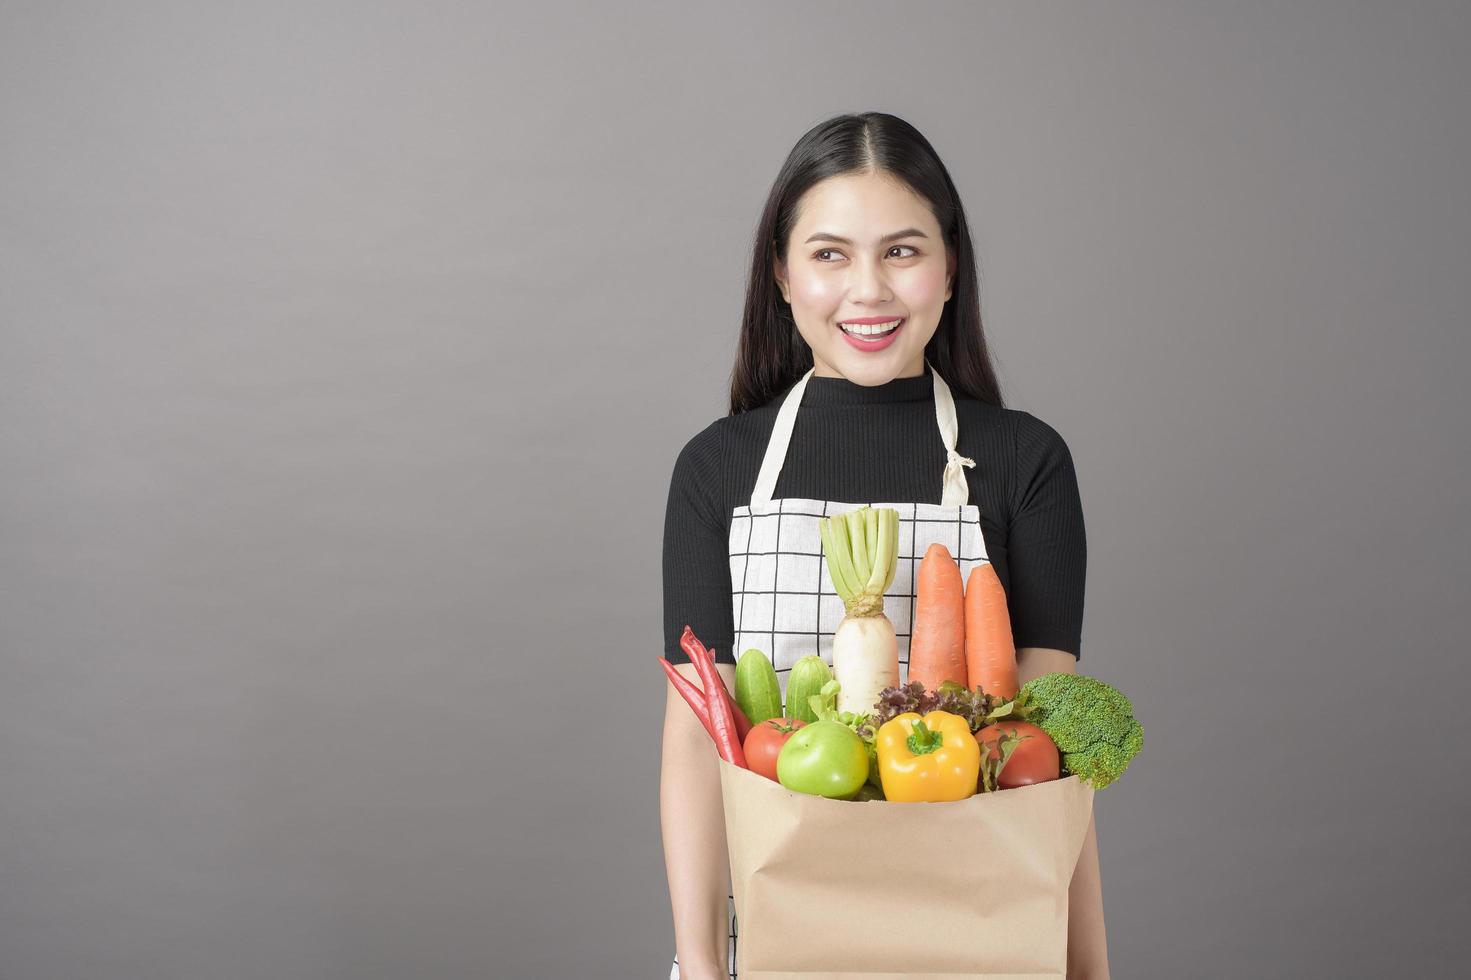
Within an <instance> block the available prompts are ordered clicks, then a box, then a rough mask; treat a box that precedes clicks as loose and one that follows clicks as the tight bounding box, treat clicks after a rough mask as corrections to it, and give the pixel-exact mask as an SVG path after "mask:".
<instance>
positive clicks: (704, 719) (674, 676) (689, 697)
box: [659, 657, 717, 741]
mask: <svg viewBox="0 0 1471 980" xmlns="http://www.w3.org/2000/svg"><path fill="white" fill-rule="evenodd" d="M659 666H661V667H663V668H664V673H665V674H667V675H668V676H669V683H671V684H673V685H674V689H675V690H676V691H678V692H679V693H680V695H682V696H683V697H684V699H685V701H686V702H688V704H689V706H690V710H691V711H693V712H694V713H695V717H696V718H698V719H700V724H702V725H704V726H705V731H706V733H708V734H709V736H710V740H711V741H717V740H716V738H715V729H714V728H713V727H711V724H710V708H709V706H708V705H706V704H705V694H704V692H703V691H701V690H700V689H699V688H698V687H696V686H695V685H694V684H693V683H691V682H690V679H689V678H688V677H686V676H684V675H683V674H681V673H680V672H679V671H677V670H675V669H674V665H673V664H671V663H670V662H669V661H667V660H665V659H664V658H663V657H660V658H659Z"/></svg>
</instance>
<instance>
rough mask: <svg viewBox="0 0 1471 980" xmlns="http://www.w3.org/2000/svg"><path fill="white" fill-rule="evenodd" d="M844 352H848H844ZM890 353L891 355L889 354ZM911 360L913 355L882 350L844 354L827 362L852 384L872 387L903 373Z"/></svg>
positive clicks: (885, 382)
mask: <svg viewBox="0 0 1471 980" xmlns="http://www.w3.org/2000/svg"><path fill="white" fill-rule="evenodd" d="M844 353H845V354H847V353H849V352H846V351H845V352H844ZM891 355H892V356H891ZM911 360H913V355H910V354H902V353H895V352H893V351H887V350H886V351H883V352H881V353H880V354H858V355H857V356H856V357H852V356H845V357H840V358H838V359H837V361H836V362H833V361H829V362H828V363H829V364H833V366H834V367H835V368H836V369H837V371H838V373H839V374H841V375H842V376H843V377H845V378H847V379H848V380H849V381H851V382H853V383H854V384H860V385H863V386H864V387H866V388H872V387H875V386H877V385H882V384H888V383H889V382H890V381H893V380H894V379H895V378H897V377H899V376H900V375H901V374H903V373H904V366H905V365H906V364H908V363H909V362H910V361H911Z"/></svg>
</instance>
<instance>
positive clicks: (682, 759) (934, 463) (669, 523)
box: [660, 113, 1108, 980]
mask: <svg viewBox="0 0 1471 980" xmlns="http://www.w3.org/2000/svg"><path fill="white" fill-rule="evenodd" d="M904 501H908V502H912V506H911V507H910V508H909V509H908V510H903V509H901V519H907V520H909V521H911V522H913V524H912V529H911V532H910V533H911V535H912V536H911V538H910V540H911V542H912V545H911V550H910V551H909V552H908V554H914V555H922V554H923V552H924V549H925V546H926V541H925V538H924V537H923V535H927V534H930V533H931V531H930V529H934V531H933V533H934V534H935V535H948V537H940V536H937V537H934V538H933V539H934V540H942V541H947V542H948V543H949V547H950V548H951V549H952V552H953V553H954V554H955V555H956V557H957V560H958V561H960V563H961V567H962V571H964V572H968V571H969V566H971V565H973V564H975V563H976V562H979V561H987V560H988V561H990V562H991V563H992V564H993V565H994V567H995V569H996V571H997V573H998V575H999V577H1000V579H1001V582H1002V584H1003V585H1004V586H1005V587H1006V593H1007V606H1008V608H1009V611H1010V614H1011V624H1012V631H1013V634H1014V639H1015V642H1016V645H1017V647H1018V652H1017V657H1018V672H1019V676H1020V679H1021V681H1022V682H1025V681H1026V680H1028V679H1030V678H1031V677H1035V676H1038V675H1040V674H1044V673H1049V672H1053V671H1073V670H1075V669H1076V662H1077V659H1078V656H1079V647H1080V642H1079V641H1080V635H1081V627H1082V616H1083V582H1084V571H1085V566H1086V562H1087V549H1086V544H1085V540H1084V529H1083V514H1082V507H1081V504H1080V501H1079V496H1078V488H1077V480H1076V476H1075V474H1074V470H1073V465H1072V458H1071V455H1070V454H1069V452H1068V448H1067V445H1066V444H1065V443H1064V441H1063V439H1062V438H1061V436H1059V435H1058V433H1057V432H1056V431H1055V430H1053V429H1052V428H1051V427H1050V426H1048V425H1047V424H1046V423H1044V422H1042V421H1040V420H1039V419H1037V418H1035V417H1034V416H1032V415H1030V414H1028V413H1026V412H1022V411H1017V410H1013V409H1007V408H1005V407H1003V405H1002V400H1001V395H1000V392H999V389H998V386H997V382H996V377H995V371H994V368H993V367H992V364H991V358H990V354H989V352H988V350H987V347H986V341H985V336H984V334H983V332H982V329H981V318H980V300H979V294H978V283H977V276H976V269H975V257H974V254H973V252H972V247H971V240H970V234H969V231H968V228H967V224H966V219H965V213H964V210H963V209H962V207H961V204H960V200H959V197H958V195H957V194H956V191H955V186H954V184H953V183H952V182H951V180H950V177H949V174H948V173H947V171H946V169H945V167H944V165H943V164H942V163H941V162H940V160H939V158H938V157H937V156H936V154H935V152H934V150H933V148H931V146H930V144H929V143H928V142H927V141H926V140H925V138H924V137H923V136H921V135H920V134H919V133H918V132H917V131H916V130H915V129H914V128H913V127H911V126H910V125H909V124H907V123H905V122H904V121H903V120H901V119H898V118H896V117H894V116H891V115H887V114H884V113H864V114H862V115H856V116H852V115H848V116H839V117H837V118H834V119H831V120H828V121H827V122H825V123H822V124H821V125H819V126H817V127H815V128H814V129H812V130H811V131H810V132H808V133H807V134H806V135H805V136H803V137H802V139H801V140H800V141H799V142H798V143H797V145H796V147H794V148H793V150H792V152H791V154H790V155H789V156H788V158H787V161H786V163H785V164H784V165H783V167H782V169H781V172H780V173H779V174H778V176H777V179H776V182H775V184H774V185H773V187H772V189H771V193H770V195H769V197H768V199H767V202H766V208H765V210H764V212H763V213H762V216H761V223H760V228H759V230H758V234H757V237H756V246H755V252H754V256H753V261H752V265H751V276H750V284H749V289H748V292H747V296H746V308H745V315H744V318H743V321H742V325H741V335H740V340H739V346H738V350H737V354H736V364H735V370H734V373H733V377H732V383H731V404H730V415H729V416H727V417H725V418H721V419H718V420H716V421H715V422H713V423H712V424H710V425H709V426H707V427H706V428H705V429H704V430H703V431H701V432H700V433H699V434H697V435H696V436H694V438H692V439H691V440H690V441H689V442H688V444H686V445H685V447H684V449H683V450H682V451H681V452H680V454H679V457H678V460H677V461H676V463H675V466H674V472H673V476H672V478H671V481H670V487H669V499H668V509H667V513H666V518H665V527H664V637H665V643H664V656H665V657H667V658H668V659H669V661H670V662H671V663H673V664H675V665H676V668H677V669H678V670H680V671H681V672H683V673H685V674H687V675H689V676H691V677H692V678H693V677H694V676H695V675H694V670H693V667H692V665H691V664H690V663H689V658H688V657H687V656H686V655H685V654H684V653H683V651H682V650H681V649H680V646H679V637H680V634H681V632H682V631H683V629H684V626H685V625H686V624H689V625H691V626H692V627H693V628H694V630H695V633H696V634H697V635H698V636H699V637H700V638H701V639H702V640H703V641H704V642H705V643H706V645H707V646H709V647H710V648H711V649H713V650H715V651H716V660H717V661H718V669H719V670H720V671H721V672H722V674H723V675H724V676H725V678H726V683H727V684H728V685H731V686H732V687H733V684H734V663H735V654H736V653H737V652H739V651H742V650H745V649H746V648H748V647H756V648H757V649H760V650H761V651H762V652H763V653H766V654H767V655H768V656H770V657H771V658H772V660H773V662H774V664H775V666H776V668H777V670H778V679H779V680H780V682H781V684H782V687H783V693H784V694H785V684H786V676H787V671H788V670H789V669H790V667H791V665H792V663H793V662H794V661H795V659H796V658H797V657H799V656H802V655H804V654H809V653H814V652H815V653H819V654H820V655H821V656H822V657H823V659H824V660H826V661H828V663H829V664H831V663H832V630H833V629H835V628H836V626H837V624H838V621H839V620H840V619H841V618H842V610H841V605H839V604H837V601H836V598H835V597H834V596H832V594H831V584H830V583H829V582H827V581H826V578H825V576H824V575H822V573H821V565H820V563H821V558H820V556H814V555H812V554H811V553H809V552H805V551H796V550H794V549H792V548H790V547H788V548H785V549H784V548H783V546H782V544H781V539H780V533H781V527H782V517H781V515H782V514H791V513H793V512H794V511H796V512H800V513H802V514H804V515H805V514H808V513H821V512H823V511H825V510H826V508H827V507H829V506H830V505H831V503H833V502H848V503H868V502H874V503H877V502H904ZM813 508H822V510H813ZM931 514H941V515H943V519H942V520H934V521H930V520H926V516H927V515H931ZM789 519H790V518H789ZM802 519H805V520H810V519H811V518H810V517H803V518H802ZM789 538H790V536H789ZM956 549H958V550H956ZM906 557H907V555H906ZM901 563H902V562H901ZM816 593H821V594H816ZM834 610H835V611H834ZM908 611H909V610H903V611H901V612H902V614H901V617H900V620H896V623H895V626H896V630H897V631H898V633H899V656H900V660H901V663H907V659H908V658H907V651H908V636H907V630H908V626H907V623H908V619H907V618H905V616H906V615H907V613H908ZM901 621H902V625H901ZM824 627H825V628H824ZM900 670H901V677H900V679H901V683H902V682H903V681H904V680H905V679H907V668H906V667H905V666H902V665H901V668H900ZM660 815H661V821H662V826H663V835H664V855H665V863H666V867H667V870H668V878H669V893H670V899H671V904H672V907H673V912H674V930H675V946H676V958H675V963H674V966H673V968H672V970H671V972H670V977H671V980H673V978H681V980H710V978H718V977H725V976H726V975H727V973H728V975H729V976H730V977H735V976H736V975H737V973H736V965H735V964H736V951H737V943H738V934H737V933H738V928H737V926H738V923H737V922H736V921H735V917H734V915H733V906H732V903H731V898H732V894H731V891H730V890H729V878H728V868H729V866H728V860H727V856H726V851H725V826H724V818H723V811H722V807H721V789H720V775H719V770H718V768H717V761H716V754H715V751H714V748H713V746H712V745H711V743H710V740H709V737H708V736H707V735H706V734H705V732H704V730H703V728H702V727H701V725H700V723H699V721H698V720H697V719H696V718H695V717H694V714H693V713H692V712H691V711H690V710H689V707H688V705H686V704H685V703H684V701H683V699H682V698H681V697H680V696H679V695H678V693H677V692H676V691H675V690H674V689H673V687H672V686H670V688H669V692H668V700H667V704H666V709H665V720H664V736H663V761H662V768H661V783H660ZM1068 911H1069V927H1068V976H1069V977H1090V978H1092V977H1106V976H1108V963H1107V951H1106V944H1105V934H1104V923H1103V899H1102V890H1101V885H1100V881H1099V873H1098V853H1097V843H1096V836H1095V833H1094V830H1093V828H1092V827H1091V826H1090V827H1089V831H1088V836H1087V838H1086V840H1085V842H1084V847H1083V852H1082V855H1081V857H1080V859H1079V863H1078V866H1077V869H1076V871H1075V872H1074V875H1073V881H1072V885H1071V888H1070V890H1069V909H1068ZM727 940H728V942H727Z"/></svg>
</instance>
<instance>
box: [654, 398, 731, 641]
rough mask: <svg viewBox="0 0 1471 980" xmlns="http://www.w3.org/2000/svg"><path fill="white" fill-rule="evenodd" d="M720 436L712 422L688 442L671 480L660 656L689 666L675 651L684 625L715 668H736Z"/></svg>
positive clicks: (676, 462) (667, 512) (667, 515)
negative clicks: (707, 650)
mask: <svg viewBox="0 0 1471 980" xmlns="http://www.w3.org/2000/svg"><path fill="white" fill-rule="evenodd" d="M720 436H721V428H720V423H719V422H715V423H712V424H711V425H710V426H709V427H707V428H706V429H705V430H704V431H703V432H701V433H699V434H698V435H696V436H695V437H694V438H693V439H691V440H690V441H689V442H688V443H686V444H685V447H684V449H682V450H681V451H680V453H679V457H678V458H677V459H676V460H675V462H674V473H673V475H672V476H671V477H670V480H669V503H668V506H667V508H666V510H665V513H664V657H665V659H667V660H668V661H669V662H670V663H672V664H687V663H689V660H690V658H689V657H687V656H686V655H685V653H684V651H683V650H681V649H680V648H679V638H680V635H681V634H683V633H684V628H685V626H686V625H688V626H689V627H690V628H691V629H692V630H694V633H695V636H697V637H699V639H700V642H701V643H703V644H705V646H707V647H709V648H710V649H711V650H713V651H714V653H715V660H716V662H717V663H728V664H734V663H735V655H734V654H733V653H732V651H731V646H732V644H733V643H734V642H735V622H734V618H735V617H734V614H733V613H732V611H731V605H730V551H729V547H730V543H729V525H728V524H727V522H726V515H725V514H723V513H721V509H722V507H723V506H724V505H723V500H724V494H723V492H722V488H723V487H724V486H725V481H724V479H723V473H722V468H721V462H722V459H723V458H724V452H723V448H722V445H721V438H720Z"/></svg>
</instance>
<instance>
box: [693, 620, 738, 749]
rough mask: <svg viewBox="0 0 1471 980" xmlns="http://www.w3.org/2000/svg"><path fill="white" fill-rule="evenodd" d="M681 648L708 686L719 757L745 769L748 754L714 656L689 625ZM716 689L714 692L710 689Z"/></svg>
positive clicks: (709, 705)
mask: <svg viewBox="0 0 1471 980" xmlns="http://www.w3.org/2000/svg"><path fill="white" fill-rule="evenodd" d="M679 646H680V649H682V650H683V651H684V652H685V653H686V654H687V655H688V656H689V658H690V662H691V663H693V664H694V665H695V669H696V670H698V671H699V672H700V680H701V681H702V682H703V683H704V687H705V691H706V694H705V704H706V705H707V706H708V707H709V709H710V727H711V728H712V729H713V730H714V734H715V747H716V748H717V749H718V750H719V751H720V757H721V758H722V759H724V760H725V761H726V762H729V763H730V764H731V765H733V766H740V767H741V768H742V769H744V768H746V753H745V752H744V751H742V749H741V742H740V739H739V738H737V736H736V731H735V716H734V714H733V713H732V711H731V710H730V705H729V704H727V703H726V700H725V695H724V694H723V693H722V692H724V691H725V684H724V682H722V681H721V679H720V672H719V671H718V670H716V669H715V658H714V657H713V656H711V654H710V651H709V650H706V649H705V645H704V644H703V643H701V642H700V641H699V640H698V639H697V638H696V637H695V634H694V631H693V630H691V629H690V628H689V626H688V625H686V626H685V628H684V633H683V635H682V636H681V637H680V640H679ZM712 691H713V692H715V694H711V693H709V692H712Z"/></svg>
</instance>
